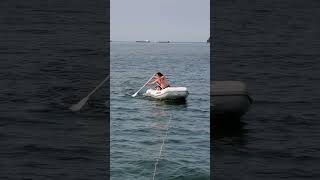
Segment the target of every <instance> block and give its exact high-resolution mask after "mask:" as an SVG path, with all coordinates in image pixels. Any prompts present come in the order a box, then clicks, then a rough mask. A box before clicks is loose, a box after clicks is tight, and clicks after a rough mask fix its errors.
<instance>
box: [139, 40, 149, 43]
mask: <svg viewBox="0 0 320 180" xmlns="http://www.w3.org/2000/svg"><path fill="white" fill-rule="evenodd" d="M136 42H139V43H150V41H149V40H143V41H136Z"/></svg>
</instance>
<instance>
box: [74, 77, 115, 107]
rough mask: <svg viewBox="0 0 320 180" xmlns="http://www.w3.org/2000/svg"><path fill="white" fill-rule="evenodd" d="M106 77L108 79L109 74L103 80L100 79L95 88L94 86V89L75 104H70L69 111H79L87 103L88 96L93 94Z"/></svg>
mask: <svg viewBox="0 0 320 180" xmlns="http://www.w3.org/2000/svg"><path fill="white" fill-rule="evenodd" d="M108 79H109V75H108V76H107V77H106V78H105V79H104V80H103V81H101V82H100V84H99V85H98V86H97V87H96V88H94V90H93V91H91V92H90V93H89V94H88V95H87V96H86V97H84V98H83V99H82V100H81V101H79V102H78V103H77V104H74V105H72V106H71V107H70V108H69V109H70V110H71V111H79V110H80V109H81V108H82V107H83V106H84V105H85V104H86V103H87V101H88V100H89V98H90V96H91V95H92V94H94V93H95V92H96V91H97V90H98V89H99V88H100V87H101V86H102V85H103V84H104V83H105V82H106V81H107V80H108Z"/></svg>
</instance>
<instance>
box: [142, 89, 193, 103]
mask: <svg viewBox="0 0 320 180" xmlns="http://www.w3.org/2000/svg"><path fill="white" fill-rule="evenodd" d="M188 94H189V92H188V90H187V88H186V87H167V88H165V89H162V90H155V89H148V90H147V91H146V93H144V95H145V96H150V97H152V98H155V99H159V100H175V99H185V98H186V97H187V96H188Z"/></svg>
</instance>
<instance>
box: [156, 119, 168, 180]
mask: <svg viewBox="0 0 320 180" xmlns="http://www.w3.org/2000/svg"><path fill="white" fill-rule="evenodd" d="M171 119H172V115H170V118H169V121H168V124H167V130H166V134H165V136H164V137H163V138H162V144H161V147H160V151H159V156H158V157H157V159H156V162H155V163H154V171H153V177H152V180H154V179H155V177H156V172H157V165H158V164H159V160H160V158H161V153H162V150H163V146H164V142H165V140H166V139H167V136H168V131H169V128H170V122H171Z"/></svg>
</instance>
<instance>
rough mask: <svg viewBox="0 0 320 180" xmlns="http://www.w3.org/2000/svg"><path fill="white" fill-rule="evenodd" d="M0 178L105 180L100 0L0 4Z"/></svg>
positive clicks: (104, 55) (104, 57)
mask: <svg viewBox="0 0 320 180" xmlns="http://www.w3.org/2000/svg"><path fill="white" fill-rule="evenodd" d="M1 7H2V8H1V11H0V21H1V26H0V38H1V42H0V86H1V88H0V179H1V180H2V179H47V180H53V179H106V178H107V177H108V163H109V161H108V154H109V153H108V150H109V147H108V143H107V142H108V131H109V123H108V116H109V114H108V106H106V100H107V91H106V88H107V86H104V87H103V88H101V89H99V90H98V91H97V93H95V94H94V95H93V96H92V97H91V98H90V99H89V101H88V104H87V105H86V106H85V107H84V108H83V109H82V110H81V111H80V112H76V113H74V112H71V111H70V110H69V107H70V106H71V105H72V104H74V103H76V102H78V101H80V99H82V98H83V97H85V96H86V95H87V94H88V93H89V92H90V91H92V90H93V88H94V87H96V86H97V84H98V83H99V82H100V81H102V80H103V79H104V78H105V77H106V75H107V74H108V67H109V65H108V63H107V62H108V61H107V59H108V58H107V50H108V48H107V47H106V41H107V39H108V37H107V36H108V33H107V26H108V24H107V22H106V21H107V20H106V2H105V1H95V2H90V1H81V0H79V1H64V0H55V1H42V0H31V1H19V0H12V1H11V0H10V1H1Z"/></svg>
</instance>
